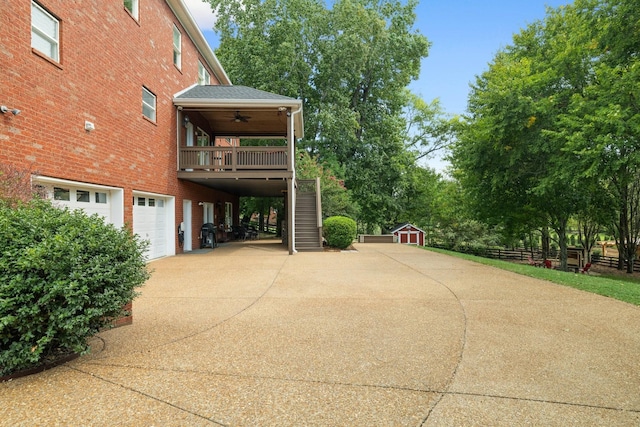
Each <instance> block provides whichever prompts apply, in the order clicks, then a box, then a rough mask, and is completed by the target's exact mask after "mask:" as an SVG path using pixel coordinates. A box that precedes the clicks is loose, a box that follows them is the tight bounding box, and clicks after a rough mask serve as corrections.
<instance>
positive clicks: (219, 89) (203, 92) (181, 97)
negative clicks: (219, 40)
mask: <svg viewBox="0 0 640 427" xmlns="http://www.w3.org/2000/svg"><path fill="white" fill-rule="evenodd" d="M176 100H177V101H178V105H184V104H185V103H190V102H192V103H194V102H198V101H207V100H210V101H212V102H216V103H217V104H220V103H224V102H230V103H233V104H234V105H237V104H238V103H241V102H242V101H247V102H250V103H251V104H252V105H255V104H256V103H265V104H268V105H283V106H289V107H294V106H299V105H302V101H300V100H298V99H295V98H290V97H288V96H283V95H278V94H275V93H271V92H266V91H264V90H260V89H254V88H252V87H248V86H236V85H195V86H191V87H190V88H187V89H186V90H184V91H182V92H180V93H178V94H176V95H175V97H174V101H176ZM174 103H176V102H174Z"/></svg>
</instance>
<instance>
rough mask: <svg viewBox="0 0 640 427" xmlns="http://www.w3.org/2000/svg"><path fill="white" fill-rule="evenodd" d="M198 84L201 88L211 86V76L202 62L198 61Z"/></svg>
mask: <svg viewBox="0 0 640 427" xmlns="http://www.w3.org/2000/svg"><path fill="white" fill-rule="evenodd" d="M198 84H199V85H201V86H202V85H209V84H211V75H210V74H209V72H208V71H207V69H206V68H204V65H202V62H200V61H198Z"/></svg>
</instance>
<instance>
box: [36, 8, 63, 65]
mask: <svg viewBox="0 0 640 427" xmlns="http://www.w3.org/2000/svg"><path fill="white" fill-rule="evenodd" d="M31 47H32V48H34V49H36V50H37V51H39V52H42V53H43V54H44V55H46V56H48V57H49V58H51V59H53V60H54V61H56V62H60V21H58V19H56V18H55V17H54V16H53V15H51V14H50V13H49V12H47V11H46V10H45V9H44V8H43V7H42V6H40V5H39V4H38V3H36V2H35V1H32V2H31Z"/></svg>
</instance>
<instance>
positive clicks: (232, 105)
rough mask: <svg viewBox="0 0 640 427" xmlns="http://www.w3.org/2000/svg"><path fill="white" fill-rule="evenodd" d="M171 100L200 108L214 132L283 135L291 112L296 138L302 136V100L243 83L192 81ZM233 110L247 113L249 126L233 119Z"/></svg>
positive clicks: (185, 108) (238, 134)
mask: <svg viewBox="0 0 640 427" xmlns="http://www.w3.org/2000/svg"><path fill="white" fill-rule="evenodd" d="M173 103H174V105H176V106H177V107H182V108H183V109H184V110H185V111H187V110H195V111H198V112H200V113H201V114H202V115H204V116H205V118H206V119H207V120H208V121H209V122H210V124H211V125H212V126H211V127H212V128H213V129H216V130H217V131H218V132H220V134H219V135H218V136H223V135H224V136H255V137H267V136H274V137H276V136H280V137H281V136H286V135H287V129H286V123H287V120H286V117H285V114H284V112H285V111H287V112H288V113H290V114H291V118H292V120H293V127H294V134H295V137H296V138H302V137H303V136H304V124H303V118H302V101H301V100H299V99H295V98H290V97H288V96H283V95H278V94H275V93H271V92H266V91H264V90H259V89H254V88H251V87H247V86H235V85H193V86H191V87H188V88H186V89H185V90H183V91H181V92H179V93H177V94H175V95H174V97H173ZM233 113H237V114H240V115H242V116H249V117H251V120H250V122H251V123H252V124H253V125H252V126H242V127H240V126H238V125H237V124H234V123H233V120H231V121H230V120H229V118H230V117H231V118H233Z"/></svg>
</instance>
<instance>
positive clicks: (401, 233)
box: [391, 223, 425, 246]
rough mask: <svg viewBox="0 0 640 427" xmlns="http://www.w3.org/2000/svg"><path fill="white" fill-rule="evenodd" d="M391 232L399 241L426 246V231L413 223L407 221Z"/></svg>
mask: <svg viewBox="0 0 640 427" xmlns="http://www.w3.org/2000/svg"><path fill="white" fill-rule="evenodd" d="M391 233H392V234H393V235H394V236H396V239H397V242H398V243H403V244H408V245H418V246H424V241H425V239H424V238H425V232H424V231H423V230H421V229H419V228H418V227H416V226H415V225H413V224H409V223H405V224H401V225H399V226H397V227H396V228H394V229H393V230H392V231H391Z"/></svg>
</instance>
